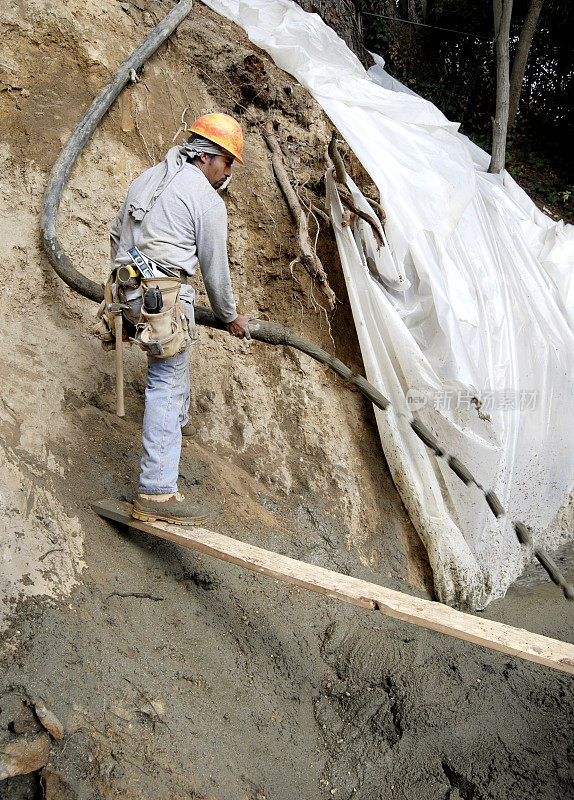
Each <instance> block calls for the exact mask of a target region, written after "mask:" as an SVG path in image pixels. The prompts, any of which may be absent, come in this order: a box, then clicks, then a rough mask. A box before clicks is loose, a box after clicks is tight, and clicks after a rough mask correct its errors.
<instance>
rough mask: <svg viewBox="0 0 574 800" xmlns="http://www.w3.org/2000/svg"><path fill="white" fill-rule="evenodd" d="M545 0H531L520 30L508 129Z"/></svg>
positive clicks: (516, 109) (516, 105)
mask: <svg viewBox="0 0 574 800" xmlns="http://www.w3.org/2000/svg"><path fill="white" fill-rule="evenodd" d="M543 3H544V0H530V4H529V6H528V11H527V13H526V19H525V20H524V24H523V25H522V30H521V31H520V39H519V40H518V46H517V48H516V55H515V56H514V61H513V63H512V72H511V73H510V105H509V110H508V129H509V130H510V129H511V128H512V126H513V125H514V120H515V119H516V112H517V111H518V103H519V101H520V93H521V91H522V81H523V79H524V70H525V68H526V61H527V60H528V53H529V52H530V45H531V44H532V37H533V36H534V31H535V30H536V25H537V24H538V17H539V16H540V10H541V8H542V4H543Z"/></svg>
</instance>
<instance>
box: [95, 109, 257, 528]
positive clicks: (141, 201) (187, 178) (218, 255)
mask: <svg viewBox="0 0 574 800" xmlns="http://www.w3.org/2000/svg"><path fill="white" fill-rule="evenodd" d="M188 133H191V137H190V138H189V140H188V142H187V143H186V144H184V145H182V146H178V147H172V148H171V149H170V150H169V152H168V153H167V156H166V158H165V160H164V161H162V162H161V163H160V164H156V165H155V166H154V167H152V168H151V169H148V170H146V172H144V173H143V174H142V175H140V176H139V177H138V178H136V179H135V181H134V182H133V183H132V184H131V186H130V188H129V190H128V194H127V197H126V200H125V202H124V204H123V205H122V207H121V209H120V211H119V213H118V215H117V217H116V219H115V222H114V224H113V226H112V228H111V231H110V237H111V259H112V266H115V267H119V266H121V265H124V264H129V263H131V262H132V260H133V259H132V258H131V257H130V256H129V254H128V250H129V249H130V248H132V247H134V246H135V247H137V248H138V249H139V250H140V252H141V253H142V254H143V255H144V256H145V257H147V258H149V259H152V260H153V261H154V262H156V263H157V264H160V265H162V266H164V267H168V268H170V269H171V270H173V271H175V272H177V273H178V275H179V276H180V277H181V280H182V286H181V289H180V300H181V302H182V305H183V307H184V309H185V312H186V314H187V315H188V317H189V319H190V321H192V320H193V300H194V291H193V289H192V287H191V286H190V284H189V283H188V279H189V278H190V277H191V276H193V274H194V273H195V270H196V267H197V264H198V263H199V265H200V269H201V274H202V276H203V281H204V284H205V288H206V290H207V295H208V297H209V302H210V304H211V307H212V309H213V311H214V313H215V314H216V316H217V317H219V319H221V320H222V321H223V322H224V323H225V325H226V327H227V330H228V332H229V333H230V334H231V335H232V336H237V337H238V338H240V339H242V338H245V339H249V338H250V335H249V327H248V321H249V317H247V316H245V315H242V314H238V313H237V310H236V307H235V300H234V298H233V292H232V289H231V281H230V276H229V265H228V261H227V211H226V208H225V203H224V202H223V200H222V198H221V197H220V195H219V194H218V193H217V191H216V189H218V188H220V187H221V186H222V185H223V184H224V183H225V181H226V180H227V178H229V176H230V175H231V168H232V165H233V162H234V161H239V163H240V164H243V161H242V158H241V151H242V149H243V135H242V132H241V127H240V126H239V124H238V123H237V122H236V121H235V120H234V119H233V118H232V117H230V116H228V115H227V114H205V115H204V116H202V117H199V119H197V120H196V121H195V122H194V123H193V125H192V127H191V129H190V130H189V131H188ZM139 302H140V306H141V298H140V300H139ZM188 414H189V351H188V350H185V351H184V352H182V353H179V354H177V355H175V356H172V357H170V358H155V357H153V356H148V369H147V386H146V391H145V410H144V418H143V433H142V442H143V454H142V458H141V465H140V479H139V489H138V494H137V496H136V498H135V500H134V504H133V511H132V514H133V516H134V517H136V518H137V519H143V520H147V521H153V520H156V519H157V520H164V521H166V522H172V523H179V524H182V525H183V524H194V523H196V524H197V523H201V522H205V521H206V520H207V518H208V515H207V513H206V512H205V509H204V508H202V507H201V505H200V504H197V503H195V502H193V501H191V500H188V499H186V498H185V497H184V496H183V494H181V493H180V492H179V491H178V486H177V481H178V473H179V459H180V455H181V443H182V429H183V433H184V434H185V433H186V432H187V431H186V425H187V424H188Z"/></svg>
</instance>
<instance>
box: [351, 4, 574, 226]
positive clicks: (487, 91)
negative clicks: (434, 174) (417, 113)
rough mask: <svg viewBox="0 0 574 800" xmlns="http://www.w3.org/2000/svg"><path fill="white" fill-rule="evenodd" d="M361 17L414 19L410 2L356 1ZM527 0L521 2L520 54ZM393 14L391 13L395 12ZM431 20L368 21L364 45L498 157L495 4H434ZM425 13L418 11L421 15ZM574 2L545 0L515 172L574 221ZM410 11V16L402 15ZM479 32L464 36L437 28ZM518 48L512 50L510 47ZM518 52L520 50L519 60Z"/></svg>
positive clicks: (513, 159)
mask: <svg viewBox="0 0 574 800" xmlns="http://www.w3.org/2000/svg"><path fill="white" fill-rule="evenodd" d="M355 5H356V7H357V10H358V11H362V12H371V13H377V14H382V15H385V16H392V15H394V16H396V17H401V18H402V17H403V16H406V13H407V8H408V5H409V4H407V3H406V2H402V0H395V3H394V11H393V10H392V9H393V3H392V2H390V3H389V1H388V0H374V2H368V0H355ZM527 7H528V0H514V12H513V24H512V37H513V39H512V48H513V47H515V46H516V43H517V41H518V36H519V34H520V29H521V25H522V21H523V19H524V16H525V14H526V10H527ZM389 8H390V9H391V13H390V14H389ZM426 8H427V14H426V18H425V19H424V22H425V23H426V24H428V25H432V26H435V29H429V28H425V27H418V26H414V25H408V24H405V23H404V22H395V21H389V20H386V19H381V18H377V17H372V16H366V15H365V16H363V32H364V41H365V46H366V47H367V48H368V49H369V50H371V51H373V52H376V53H379V54H380V55H382V56H383V58H384V59H385V62H386V68H387V69H388V71H389V72H390V73H391V74H392V75H393V76H394V77H396V78H398V79H399V80H400V81H402V82H403V83H404V84H405V85H406V86H408V87H409V88H411V89H413V91H415V92H418V93H419V94H420V95H422V96H423V97H425V98H427V99H428V100H431V101H432V102H433V103H434V104H435V105H436V106H438V107H439V108H440V109H441V110H442V111H443V112H444V114H445V115H446V116H447V117H448V118H449V119H452V120H455V121H458V122H460V123H461V132H462V133H465V134H466V135H467V136H469V137H470V138H471V139H472V140H473V141H475V142H476V143H477V144H478V145H479V146H480V147H482V148H483V149H485V150H487V151H490V147H491V140H492V119H491V118H492V115H493V113H494V105H495V58H494V53H493V44H492V37H493V20H492V3H491V2H486V3H484V2H478V1H477V0H470V2H465V3H464V4H463V3H460V1H459V0H428V2H427V4H426ZM419 11H420V9H419ZM573 11H574V0H566V2H564V0H545V5H544V6H543V9H542V14H541V17H540V21H539V26H538V31H537V33H536V34H535V36H534V40H533V43H532V48H531V51H530V56H529V61H528V65H527V69H526V73H525V77H524V83H523V90H522V97H521V103H520V107H519V113H518V117H517V121H516V123H515V126H514V129H513V131H511V132H510V135H509V141H508V150H507V167H508V169H509V171H510V173H511V174H512V175H514V177H515V178H516V179H517V180H519V182H520V183H521V184H522V185H523V186H524V188H526V189H527V190H528V191H529V192H530V193H531V194H532V195H533V196H534V197H535V199H537V201H538V202H539V203H540V204H543V205H546V206H547V207H548V208H549V210H550V212H551V213H552V214H553V215H554V216H556V215H558V216H564V217H565V218H566V219H569V220H571V221H574V208H573V206H572V194H573V193H574V185H573V184H574V153H573V150H572V147H571V144H570V143H571V141H572V140H573V139H574V114H573V109H574V48H572V45H571V22H570V21H571V19H572V17H573V13H572V12H573ZM401 12H403V13H401ZM437 27H441V28H451V29H455V30H457V31H464V32H468V33H472V34H475V36H462V35H458V34H456V33H449V32H447V31H442V30H438V29H436V28H437ZM512 48H511V49H512ZM511 55H512V54H511Z"/></svg>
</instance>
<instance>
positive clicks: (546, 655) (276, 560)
mask: <svg viewBox="0 0 574 800" xmlns="http://www.w3.org/2000/svg"><path fill="white" fill-rule="evenodd" d="M92 508H93V509H94V511H95V512H96V513H97V514H99V515H100V516H101V517H105V518H107V519H111V520H114V521H115V522H120V523H122V524H123V525H128V526H129V527H130V528H133V529H134V530H138V531H143V532H144V533H150V534H152V535H153V536H158V537H160V538H161V539H167V540H168V541H170V542H175V543H176V544H179V545H182V546H183V547H189V548H192V549H194V550H198V551H199V552H201V553H205V554H206V555H210V556H214V557H215V558H220V559H223V560H224V561H229V562H230V563H232V564H237V565H238V566H240V567H245V568H246V569H250V570H253V571H254V572H260V573H262V574H264V575H269V576H270V577H271V578H276V579H278V580H282V581H287V582H288V583H293V584H295V585H296V586H302V587H303V588H305V589H310V590H311V591H313V592H319V593H320V594H325V595H327V596H328V597H334V598H336V599H338V600H345V601H346V602H349V603H354V604H355V605H358V606H362V607H363V608H368V609H370V610H372V611H381V612H382V613H383V614H386V615H387V616H390V617H395V618H396V619H401V620H403V621H405V622H410V623H412V624H414V625H419V626H420V627H423V628H429V629H430V630H434V631H439V632H440V633H445V634H447V635H448V636H454V637H456V638H457V639H462V640H464V641H466V642H473V643H474V644H479V645H482V646H483V647H488V648H490V649H493V650H499V651H500V652H502V653H508V654H509V655H513V656H518V657H519V658H523V659H526V660H528V661H535V662H537V663H539V664H544V665H545V666H547V667H552V668H553V669H558V670H562V671H563V672H568V673H570V674H574V645H572V644H569V643H567V642H561V641H558V640H557V639H550V638H549V637H547V636H541V635H540V634H537V633H531V632H530V631H526V630H524V629H522V628H513V627H512V626H510V625H504V624H503V623H501V622H494V621H492V620H489V619H483V618H480V617H477V616H474V615H472V614H465V613H463V612H462V611H457V610H456V609H454V608H450V607H449V606H446V605H443V604H442V603H437V602H434V601H432V600H424V599H422V598H418V597H412V596H411V595H408V594H405V593H404V592H397V591H395V590H394V589H387V588H385V587H384V586H379V585H378V584H376V583H369V582H367V581H362V580H359V579H358V578H352V577H349V576H348V575H341V574H340V573H338V572H332V571H331V570H328V569H324V568H323V567H316V566H314V565H313V564H307V563H306V562H304V561H297V560H296V559H294V558H288V557H287V556H282V555H280V554H279V553H274V552H272V551H270V550H264V549H263V548H261V547H255V546H254V545H250V544H246V543H245V542H241V541H239V540H237V539H232V538H231V537H229V536H223V535H222V534H220V533H214V532H213V531H209V530H206V529H205V528H185V527H182V526H179V525H168V524H167V523H163V522H140V521H139V520H136V519H134V518H133V517H131V516H130V514H131V506H130V505H129V504H128V503H122V502H120V501H117V500H102V501H101V502H100V503H95V504H94V505H93V506H92Z"/></svg>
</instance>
